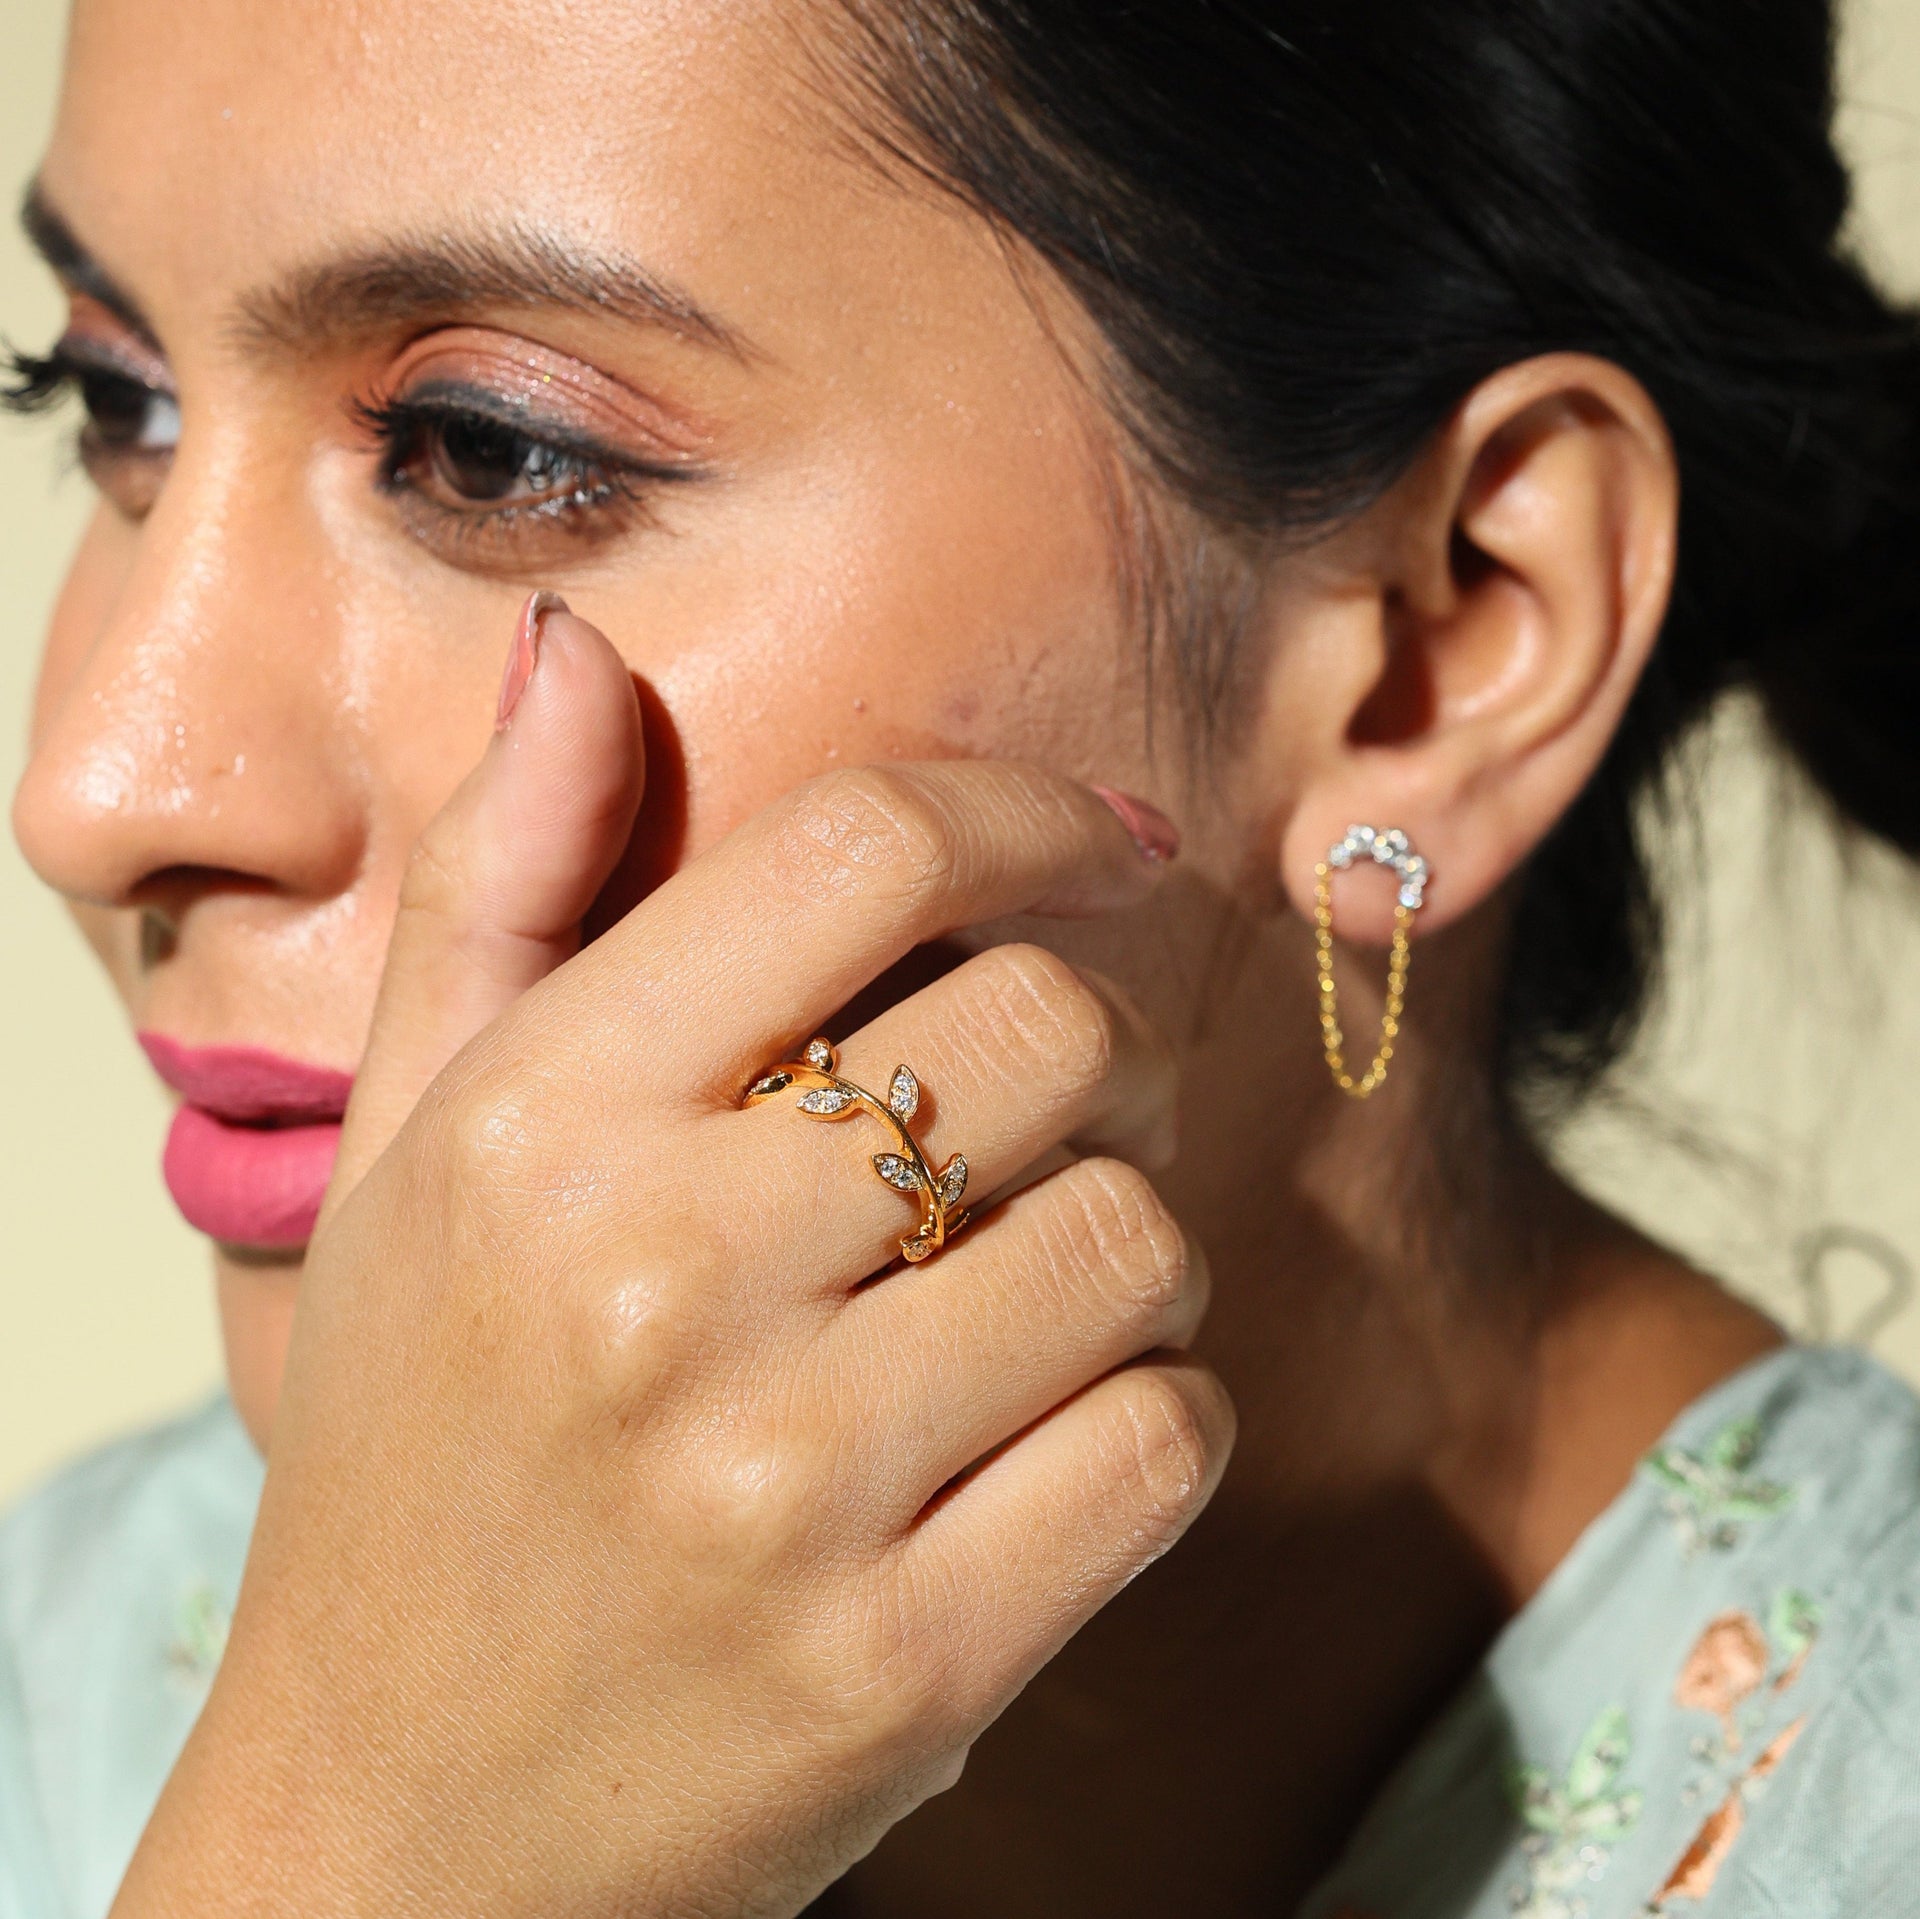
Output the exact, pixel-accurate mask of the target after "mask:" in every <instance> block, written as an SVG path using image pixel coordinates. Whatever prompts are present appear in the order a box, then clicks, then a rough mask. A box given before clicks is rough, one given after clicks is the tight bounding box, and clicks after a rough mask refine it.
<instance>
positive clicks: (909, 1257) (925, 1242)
mask: <svg viewBox="0 0 1920 1919" xmlns="http://www.w3.org/2000/svg"><path fill="white" fill-rule="evenodd" d="M932 1251H933V1241H932V1240H931V1239H929V1238H928V1237H927V1236H926V1234H924V1233H916V1234H915V1235H914V1236H913V1238H911V1239H903V1240H902V1241H901V1242H900V1253H901V1257H902V1258H903V1259H905V1260H906V1262H907V1264H908V1265H909V1266H917V1265H919V1263H920V1262H921V1261H922V1260H923V1259H925V1258H926V1256H927V1255H928V1254H929V1253H930V1252H932Z"/></svg>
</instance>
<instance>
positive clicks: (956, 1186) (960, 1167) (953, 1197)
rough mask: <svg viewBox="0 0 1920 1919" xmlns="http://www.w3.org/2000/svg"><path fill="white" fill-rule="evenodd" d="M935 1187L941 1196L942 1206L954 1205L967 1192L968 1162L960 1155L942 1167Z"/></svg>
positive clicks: (935, 1181)
mask: <svg viewBox="0 0 1920 1919" xmlns="http://www.w3.org/2000/svg"><path fill="white" fill-rule="evenodd" d="M934 1186H935V1188H936V1190H937V1191H938V1192H939V1194H940V1204H941V1205H942V1206H951V1205H953V1204H954V1203H955V1202H956V1201H957V1200H958V1199H959V1197H960V1195H961V1194H962V1193H964V1192H965V1191H966V1190H967V1162H966V1161H965V1160H964V1159H963V1158H962V1157H961V1156H960V1155H959V1154H958V1153H955V1154H954V1156H953V1157H952V1158H951V1159H950V1160H948V1161H947V1163H946V1164H945V1165H944V1166H943V1167H941V1169H940V1172H939V1175H938V1177H937V1178H936V1179H935V1180H934Z"/></svg>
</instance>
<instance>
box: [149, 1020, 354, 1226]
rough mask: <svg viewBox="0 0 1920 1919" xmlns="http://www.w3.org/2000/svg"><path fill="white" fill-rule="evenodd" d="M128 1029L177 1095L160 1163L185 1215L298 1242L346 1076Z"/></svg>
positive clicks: (333, 1146)
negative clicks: (191, 1044)
mask: <svg viewBox="0 0 1920 1919" xmlns="http://www.w3.org/2000/svg"><path fill="white" fill-rule="evenodd" d="M138 1037H139V1041H140V1045H141V1047H142V1049H143V1050H144V1051H145V1053H146V1055H147V1058H148V1059H149V1060H151V1061H152V1062H153V1069H154V1071H155V1072H156V1073H158V1074H159V1075H160V1077H161V1078H162V1079H163V1080H165V1081H166V1083H167V1084H168V1085H169V1086H171V1087H172V1088H173V1090H174V1091H175V1092H176V1093H178V1094H179V1095H180V1096H181V1100H182V1105H181V1107H180V1110H179V1111H178V1112H177V1113H176V1114H175V1115H174V1119H173V1127H172V1130H171V1131H170V1132H169V1133H168V1134H167V1149H166V1153H165V1155H164V1157H163V1158H162V1160H161V1163H160V1165H161V1171H162V1173H163V1174H164V1175H165V1177H166V1182H167V1190H168V1192H170V1193H171V1194H172V1195H173V1203H174V1204H175V1205H176V1206H178V1207H179V1208H180V1211H181V1212H182V1213H183V1214H184V1215H185V1216H186V1220H187V1223H188V1224H189V1225H190V1226H194V1227H197V1228H198V1229H199V1231H201V1232H203V1233H206V1234H207V1235H209V1237H211V1238H213V1239H218V1240H224V1241H226V1242H227V1243H228V1244H229V1245H234V1246H253V1247H260V1248H263V1249H264V1248H284V1247H291V1246H304V1245H305V1244H306V1243H307V1241H308V1239H310V1238H311V1237H312V1234H313V1223H314V1221H315V1219H316V1218H318V1217H319V1213H320V1202H321V1200H322V1199H323V1198H324V1197H325V1196H326V1190H327V1181H328V1180H329V1179H331V1178H332V1177H333V1162H334V1157H335V1155H336V1154H337V1153H338V1152H339V1150H340V1117H341V1115H342V1114H343V1113H344V1112H345V1111H346V1110H347V1095H348V1094H349V1093H351V1092H352V1091H353V1075H352V1074H351V1073H342V1072H337V1071H335V1070H334V1069H333V1068H332V1067H327V1066H308V1065H305V1064H303V1063H302V1062H301V1061H299V1060H293V1059H285V1058H282V1057H281V1055H279V1054H278V1053H268V1052H263V1051H261V1050H260V1049H259V1048H257V1047H252V1046H183V1045H182V1044H181V1043H180V1042H179V1041H178V1040H174V1039H168V1038H167V1037H166V1036H165V1035H164V1034H161V1033H141V1034H140V1035H138Z"/></svg>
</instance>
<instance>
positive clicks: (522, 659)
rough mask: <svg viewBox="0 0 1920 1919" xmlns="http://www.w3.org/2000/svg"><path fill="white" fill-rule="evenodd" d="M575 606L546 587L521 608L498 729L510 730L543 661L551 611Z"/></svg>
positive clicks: (503, 684)
mask: <svg viewBox="0 0 1920 1919" xmlns="http://www.w3.org/2000/svg"><path fill="white" fill-rule="evenodd" d="M570 611H572V609H571V608H570V607H569V606H568V605H567V603H566V601H565V600H563V599H562V598H561V597H560V595H559V594H557V593H548V592H545V591H544V590H543V591H541V592H539V593H535V594H533V595H531V596H530V597H529V599H528V601H527V603H526V605H525V606H523V607H522V608H521V609H520V624H519V625H518V626H517V627H515V628H514V631H513V646H512V648H511V650H510V651H509V652H508V654H507V670H506V671H505V672H504V673H503V674H502V675H501V676H500V711H499V715H498V717H497V718H496V719H495V721H494V724H493V730H494V731H495V732H496V733H500V732H504V731H505V730H506V725H507V722H508V721H509V720H510V719H512V718H513V709H514V708H515V707H516V706H518V705H519V704H520V696H521V694H523V693H524V692H525V691H526V690H527V682H528V681H529V680H530V679H532V678H533V669H534V668H535V667H536V666H538V665H539V664H540V629H541V627H542V626H543V625H544V624H545V622H546V617H547V615H548V614H549V613H567V612H570Z"/></svg>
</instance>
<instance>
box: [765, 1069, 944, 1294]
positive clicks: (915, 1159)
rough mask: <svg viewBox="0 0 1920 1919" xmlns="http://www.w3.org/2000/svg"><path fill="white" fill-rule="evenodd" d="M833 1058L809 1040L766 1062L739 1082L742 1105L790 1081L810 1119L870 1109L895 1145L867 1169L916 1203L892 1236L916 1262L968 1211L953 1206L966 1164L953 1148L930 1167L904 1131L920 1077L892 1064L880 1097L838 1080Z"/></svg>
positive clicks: (915, 1107) (778, 1090)
mask: <svg viewBox="0 0 1920 1919" xmlns="http://www.w3.org/2000/svg"><path fill="white" fill-rule="evenodd" d="M839 1063H840V1056H839V1055H838V1054H837V1053H836V1052H835V1051H834V1049H833V1048H832V1047H831V1046H830V1045H829V1044H828V1043H827V1042H826V1041H825V1040H823V1039H816V1040H811V1041H809V1042H808V1044H807V1048H806V1051H805V1052H804V1053H803V1054H802V1055H801V1056H800V1058H798V1059H793V1060H784V1061H782V1062H781V1064H780V1065H778V1066H770V1067H768V1068H767V1070H766V1071H765V1072H764V1073H762V1074H761V1076H760V1077H759V1078H758V1079H757V1080H755V1081H754V1082H753V1084H752V1085H751V1086H749V1087H748V1088H747V1097H746V1102H745V1103H746V1104H747V1105H749V1106H758V1105H759V1104H760V1103H761V1102H762V1101H763V1100H769V1099H772V1098H774V1097H775V1096H776V1095H777V1094H780V1093H784V1092H785V1091H787V1089H788V1088H789V1087H792V1086H798V1087H801V1088H803V1089H804V1090H803V1091H802V1093H801V1095H800V1098H799V1099H798V1100H797V1101H796V1102H795V1104H796V1105H797V1106H798V1107H799V1109H800V1111H801V1112H803V1113H805V1114H806V1115H807V1116H808V1117H809V1118H810V1119H846V1118H848V1117H849V1116H850V1115H851V1114H854V1113H871V1114H872V1115H873V1117H874V1118H875V1119H877V1120H879V1121H880V1123H881V1124H882V1125H883V1126H885V1127H886V1129H887V1130H888V1132H890V1133H891V1134H892V1135H893V1139H894V1144H895V1146H896V1147H897V1149H898V1150H897V1151H895V1152H891V1153H875V1154H874V1156H873V1170H874V1171H875V1172H876V1173H878V1174H879V1175H880V1177H881V1178H882V1179H883V1180H885V1181H886V1182H887V1184H888V1185H889V1186H891V1187H892V1188H893V1189H894V1191H895V1192H899V1193H905V1194H906V1195H907V1196H908V1197H909V1198H917V1199H918V1200H919V1202H920V1225H919V1229H918V1230H917V1231H916V1232H912V1233H909V1234H908V1235H907V1237H906V1238H905V1239H903V1240H902V1241H901V1242H900V1257H901V1258H902V1259H904V1260H906V1261H907V1262H908V1264H909V1265H915V1266H917V1265H918V1264H919V1263H920V1261H921V1260H923V1259H926V1258H929V1257H930V1256H931V1255H932V1254H934V1253H937V1252H938V1251H939V1250H940V1248H941V1247H942V1246H944V1245H945V1244H946V1243H947V1241H948V1240H949V1239H951V1238H952V1237H953V1235H954V1234H955V1233H957V1232H958V1231H959V1230H960V1228H961V1227H963V1226H964V1225H965V1224H966V1223H967V1220H968V1219H969V1217H970V1215H969V1214H968V1212H967V1211H966V1210H965V1209H964V1208H963V1207H962V1206H961V1205H960V1196H961V1194H962V1193H964V1192H965V1191H966V1190H967V1162H966V1161H965V1160H964V1159H962V1158H961V1156H960V1155H959V1154H958V1153H955V1154H954V1156H953V1157H952V1158H951V1159H950V1160H948V1161H947V1163H946V1164H945V1165H944V1166H943V1167H941V1168H940V1170H939V1171H938V1172H937V1173H936V1172H935V1171H934V1170H933V1168H932V1167H931V1166H929V1165H928V1164H927V1161H926V1157H925V1155H924V1154H923V1153H922V1152H921V1151H920V1148H919V1145H918V1144H917V1143H916V1141H915V1140H914V1137H913V1135H912V1134H911V1133H910V1132H908V1131H907V1121H908V1120H910V1119H911V1118H912V1117H913V1116H914V1114H915V1113H917V1112H918V1111H919V1110H920V1082H919V1081H918V1080H917V1079H915V1078H914V1076H913V1073H912V1071H911V1069H909V1068H908V1067H905V1066H896V1067H895V1068H894V1069H893V1083H892V1084H891V1085H890V1086H889V1087H888V1088H887V1096H886V1098H885V1099H884V1100H881V1099H876V1098H875V1097H874V1096H873V1094H871V1093H869V1092H868V1091H867V1090H866V1089H865V1088H864V1087H861V1086H856V1085H854V1083H853V1082H852V1081H851V1080H848V1079H842V1078H840V1076H839V1073H838V1071H837V1068H838V1066H839Z"/></svg>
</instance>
